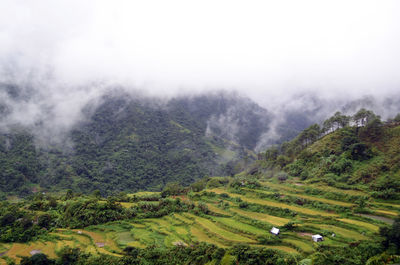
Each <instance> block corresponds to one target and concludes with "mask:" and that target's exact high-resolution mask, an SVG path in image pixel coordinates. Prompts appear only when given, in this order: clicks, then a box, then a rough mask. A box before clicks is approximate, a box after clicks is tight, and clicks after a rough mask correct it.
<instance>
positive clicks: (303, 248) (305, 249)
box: [282, 238, 314, 253]
mask: <svg viewBox="0 0 400 265" xmlns="http://www.w3.org/2000/svg"><path fill="white" fill-rule="evenodd" d="M282 241H283V242H285V243H288V244H290V245H292V246H295V247H296V248H299V249H300V250H301V251H303V252H307V253H310V252H313V251H314V248H313V247H312V246H311V245H310V244H307V243H306V242H304V241H301V240H298V239H292V238H285V239H283V240H282Z"/></svg>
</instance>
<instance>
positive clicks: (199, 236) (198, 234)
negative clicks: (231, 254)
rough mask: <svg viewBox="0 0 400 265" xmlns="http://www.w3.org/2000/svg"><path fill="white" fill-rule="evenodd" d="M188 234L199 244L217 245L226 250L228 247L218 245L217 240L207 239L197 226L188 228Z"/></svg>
mask: <svg viewBox="0 0 400 265" xmlns="http://www.w3.org/2000/svg"><path fill="white" fill-rule="evenodd" d="M190 233H191V235H192V237H193V238H194V239H196V240H197V241H200V242H206V243H210V244H214V245H217V246H219V247H224V248H226V247H227V246H228V245H225V244H222V243H220V242H219V241H218V240H215V239H212V238H211V237H209V236H208V235H207V234H206V233H205V232H204V231H203V230H202V229H201V228H200V227H199V226H198V225H193V226H191V227H190Z"/></svg>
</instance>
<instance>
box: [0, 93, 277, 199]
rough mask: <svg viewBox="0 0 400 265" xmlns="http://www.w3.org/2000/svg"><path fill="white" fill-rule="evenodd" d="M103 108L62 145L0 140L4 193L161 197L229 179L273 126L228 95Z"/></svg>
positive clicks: (89, 111)
mask: <svg viewBox="0 0 400 265" xmlns="http://www.w3.org/2000/svg"><path fill="white" fill-rule="evenodd" d="M10 89H11V88H10ZM11 90H12V89H11ZM12 91H14V90H12ZM14 92H15V91H14ZM18 93H19V92H18V91H16V92H15V93H14V94H15V95H14V94H13V97H14V98H18V95H19V94H18ZM22 96H24V94H21V97H22ZM24 97H25V96H24ZM18 100H22V99H18ZM99 101H100V102H101V103H100V104H99V105H93V106H91V105H88V106H87V107H86V108H85V109H84V110H83V112H84V113H83V115H85V118H84V119H81V120H82V121H81V122H79V123H77V124H76V125H75V126H74V127H73V128H72V129H71V130H70V131H69V132H68V135H67V137H66V138H65V139H64V140H63V143H64V144H61V145H60V144H58V145H46V146H45V147H43V146H41V145H40V144H39V145H38V144H37V141H36V138H35V137H36V135H35V134H32V133H31V130H30V128H29V127H28V128H26V127H23V126H14V127H12V129H10V130H8V131H7V132H4V133H2V134H1V135H0V168H1V173H0V181H1V185H0V188H1V190H2V191H3V192H10V191H12V192H16V193H19V194H28V193H30V192H32V191H35V190H37V189H41V188H42V189H47V190H48V189H53V190H54V189H67V188H71V189H74V190H76V191H82V192H90V191H92V190H96V189H99V190H101V191H102V192H111V191H121V190H126V191H137V190H141V189H147V190H160V189H161V188H162V187H163V186H164V185H165V184H166V183H167V182H173V181H176V182H178V183H181V184H185V185H188V184H190V183H192V182H194V181H195V180H196V179H199V178H201V177H204V176H206V175H231V174H233V173H235V172H237V171H238V170H241V167H242V166H243V165H241V164H238V165H237V163H236V162H235V161H238V160H240V159H242V158H245V157H246V161H251V160H252V159H254V157H255V155H254V153H253V151H252V149H253V148H254V147H255V146H256V144H257V141H258V139H259V137H260V136H261V134H262V133H263V132H265V131H267V130H268V129H269V123H270V114H269V113H268V111H267V110H265V109H263V108H261V107H259V106H258V105H257V104H256V103H254V102H252V101H251V100H249V99H247V98H243V97H240V96H238V95H235V94H229V93H215V94H210V95H206V96H205V95H200V96H196V97H195V96H193V97H179V98H173V99H171V100H160V99H157V98H147V97H141V96H137V97H135V96H132V95H130V94H126V93H123V92H118V93H116V92H114V93H110V94H107V95H104V96H103V97H102V98H101V100H99ZM7 109H10V108H9V107H8V106H7V105H5V106H4V108H3V118H4V119H6V118H7V112H6V110H7ZM43 122H45V121H43ZM37 126H40V123H39V125H37ZM55 137H57V136H55ZM235 165H236V168H235Z"/></svg>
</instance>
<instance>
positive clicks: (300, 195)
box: [246, 189, 354, 207]
mask: <svg viewBox="0 0 400 265" xmlns="http://www.w3.org/2000/svg"><path fill="white" fill-rule="evenodd" d="M246 190H250V189H246ZM255 191H257V192H261V193H264V194H271V193H273V192H270V191H264V190H255ZM284 195H290V196H295V197H299V198H303V199H307V200H310V201H319V202H323V203H327V204H332V205H339V206H344V207H352V206H354V204H353V203H348V202H341V201H335V200H329V199H325V198H319V197H315V196H309V195H302V194H296V193H284Z"/></svg>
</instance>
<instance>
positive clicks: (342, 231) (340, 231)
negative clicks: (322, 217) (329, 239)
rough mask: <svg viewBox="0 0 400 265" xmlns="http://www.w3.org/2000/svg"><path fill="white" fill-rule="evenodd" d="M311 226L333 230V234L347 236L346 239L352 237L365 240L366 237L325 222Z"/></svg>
mask: <svg viewBox="0 0 400 265" xmlns="http://www.w3.org/2000/svg"><path fill="white" fill-rule="evenodd" d="M313 226H315V227H318V228H322V229H324V230H327V231H329V232H334V233H335V234H338V235H341V236H342V237H344V238H348V239H354V240H367V239H368V237H366V236H364V235H362V234H360V233H358V232H355V231H352V230H348V229H344V228H341V227H338V226H334V225H326V224H313Z"/></svg>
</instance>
